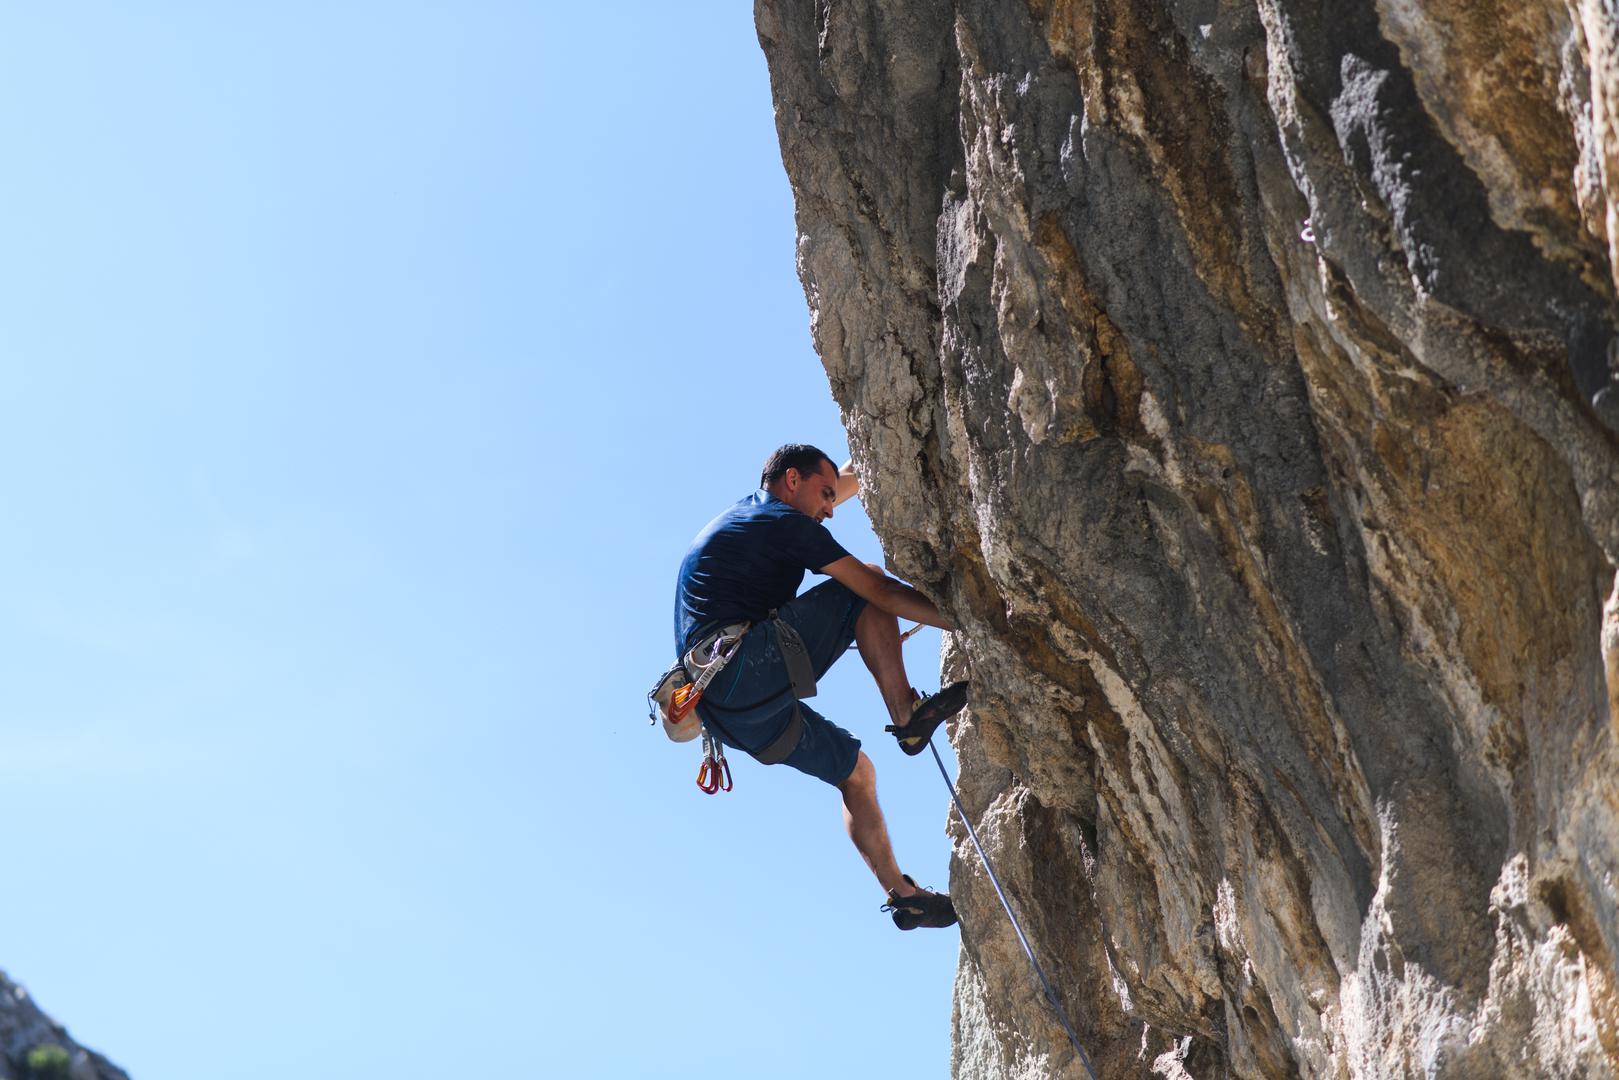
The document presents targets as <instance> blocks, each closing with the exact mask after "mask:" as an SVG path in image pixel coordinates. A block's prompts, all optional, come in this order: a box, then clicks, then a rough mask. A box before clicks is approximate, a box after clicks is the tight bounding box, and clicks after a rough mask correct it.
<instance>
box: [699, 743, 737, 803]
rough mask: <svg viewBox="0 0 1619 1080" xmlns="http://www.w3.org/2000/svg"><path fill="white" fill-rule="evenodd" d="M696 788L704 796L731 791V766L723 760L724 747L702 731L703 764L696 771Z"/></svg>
mask: <svg viewBox="0 0 1619 1080" xmlns="http://www.w3.org/2000/svg"><path fill="white" fill-rule="evenodd" d="M697 786H698V787H700V788H702V789H703V793H704V794H706V795H713V794H715V793H716V792H720V791H730V790H731V765H730V762H728V761H726V760H725V745H724V744H723V743H721V742H720V741H719V740H718V739H716V738H715V737H714V736H713V734H712V733H711V732H710V731H709V730H708V729H707V728H704V729H703V764H702V765H701V766H700V767H699V768H698V769H697Z"/></svg>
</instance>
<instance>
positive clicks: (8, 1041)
mask: <svg viewBox="0 0 1619 1080" xmlns="http://www.w3.org/2000/svg"><path fill="white" fill-rule="evenodd" d="M49 1047H57V1048H59V1049H60V1053H55V1054H50V1053H49V1052H48V1051H47V1052H46V1053H45V1054H44V1055H43V1056H42V1055H41V1054H40V1053H38V1051H40V1050H41V1048H49ZM31 1053H33V1054H34V1056H33V1058H32V1061H30V1054H31ZM0 1080H129V1077H128V1075H126V1074H125V1073H124V1070H122V1069H120V1068H119V1067H118V1066H116V1065H114V1064H113V1063H112V1062H110V1061H108V1060H107V1059H106V1058H104V1057H102V1056H101V1055H100V1054H98V1053H96V1052H95V1051H94V1050H86V1049H85V1048H84V1047H82V1046H80V1045H79V1044H78V1043H76V1042H74V1041H73V1039H72V1038H71V1037H70V1036H69V1035H68V1033H67V1029H66V1028H64V1027H62V1025H60V1024H58V1023H57V1022H56V1021H54V1020H52V1019H51V1018H50V1017H49V1016H46V1015H45V1014H44V1013H43V1012H41V1011H40V1009H39V1006H37V1005H35V1004H34V999H33V998H32V997H30V996H29V994H28V991H27V990H24V989H23V988H22V987H20V986H18V985H17V984H16V983H14V982H12V981H11V980H10V979H8V978H6V975H5V972H3V971H0Z"/></svg>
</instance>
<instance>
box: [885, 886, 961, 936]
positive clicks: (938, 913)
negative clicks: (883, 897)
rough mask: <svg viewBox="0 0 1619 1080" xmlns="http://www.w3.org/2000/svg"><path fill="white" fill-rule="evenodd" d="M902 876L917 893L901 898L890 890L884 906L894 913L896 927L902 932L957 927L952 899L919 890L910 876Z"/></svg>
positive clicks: (940, 894)
mask: <svg viewBox="0 0 1619 1080" xmlns="http://www.w3.org/2000/svg"><path fill="white" fill-rule="evenodd" d="M901 876H903V877H904V878H905V881H906V883H907V884H909V885H910V886H911V888H913V889H916V890H917V891H916V892H914V893H912V894H911V895H910V896H901V895H900V894H899V893H897V892H895V891H893V890H892V889H890V890H889V892H888V903H886V904H884V905H883V910H884V911H891V912H893V913H894V925H895V926H897V927H899V928H900V929H901V930H915V929H916V928H917V927H918V926H954V925H956V906H955V905H954V904H952V903H951V902H950V897H948V896H946V895H945V894H944V893H936V892H931V891H929V890H927V889H922V888H918V887H917V884H916V882H914V881H912V880H911V875H909V874H904V875H901Z"/></svg>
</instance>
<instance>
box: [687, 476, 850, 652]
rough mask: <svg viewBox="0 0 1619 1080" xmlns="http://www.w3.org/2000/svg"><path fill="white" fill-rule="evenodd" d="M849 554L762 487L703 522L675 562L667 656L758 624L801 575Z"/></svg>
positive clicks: (812, 521) (785, 598)
mask: <svg viewBox="0 0 1619 1080" xmlns="http://www.w3.org/2000/svg"><path fill="white" fill-rule="evenodd" d="M848 554H849V553H848V552H847V551H845V550H843V545H842V544H839V543H838V542H837V541H836V540H834V539H832V534H831V533H830V532H828V531H827V528H826V526H825V525H822V524H821V523H820V522H819V521H816V520H815V519H814V518H812V517H810V516H809V515H808V514H805V513H803V512H801V511H798V510H794V509H793V508H792V507H791V506H788V505H787V504H786V503H784V502H782V501H781V500H780V499H778V498H776V497H775V496H774V495H771V494H770V493H769V492H767V491H765V490H763V489H762V488H761V489H760V490H758V491H755V492H754V493H753V494H752V495H749V496H748V497H747V498H745V499H743V500H741V501H740V502H738V503H737V504H736V505H735V506H732V507H731V508H730V509H729V510H727V511H725V513H723V514H721V515H720V516H719V517H717V518H715V519H714V520H713V521H710V522H709V523H708V525H707V526H705V527H704V528H703V531H702V532H700V533H698V534H697V539H695V540H693V541H692V542H691V550H690V551H687V552H686V557H685V559H683V560H682V561H681V563H680V579H679V583H678V584H677V585H676V587H675V652H676V654H677V655H680V656H684V655H685V654H686V650H687V649H689V648H691V645H692V642H693V641H694V640H696V639H697V638H698V637H699V636H700V632H702V631H705V630H708V629H711V628H713V627H718V626H725V625H726V624H728V623H734V622H741V621H743V620H744V619H746V620H748V621H749V622H758V621H759V620H760V619H763V618H764V617H765V615H766V614H768V613H769V612H770V611H771V610H772V609H774V608H778V607H780V606H781V605H783V604H785V603H786V602H787V601H789V600H791V599H792V598H793V597H794V596H797V595H798V586H799V584H800V583H801V582H802V581H803V580H804V571H805V570H813V571H815V572H816V573H820V572H821V571H822V570H824V569H825V568H826V567H827V566H828V565H829V564H831V563H835V562H837V561H838V560H839V559H841V558H843V557H844V556H846V555H848Z"/></svg>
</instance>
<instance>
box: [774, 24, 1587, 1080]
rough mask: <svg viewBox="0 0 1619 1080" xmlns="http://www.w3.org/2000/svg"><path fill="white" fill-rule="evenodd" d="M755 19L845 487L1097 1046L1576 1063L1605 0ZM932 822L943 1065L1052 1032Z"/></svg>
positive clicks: (1350, 1061) (1286, 1069)
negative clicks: (849, 466) (927, 645)
mask: <svg viewBox="0 0 1619 1080" xmlns="http://www.w3.org/2000/svg"><path fill="white" fill-rule="evenodd" d="M755 14H756V20H757V24H758V31H759V38H760V41H761V43H762V45H763V47H764V50H765V54H766V57H767V59H768V62H769V66H770V75H771V84H772V88H773V93H774V95H775V100H776V116H777V124H778V128H779V132H780V136H781V145H782V156H783V159H784V161H785V164H786V167H787V172H788V175H789V178H790V180H791V182H792V185H793V190H794V193H795V196H796V200H797V217H798V232H799V240H798V260H799V270H800V274H801V277H802V280H803V283H804V288H805V292H806V295H807V297H808V301H809V307H810V315H811V325H812V330H813V334H814V338H815V343H816V346H817V348H818V350H819V352H820V355H821V358H822V360H823V361H824V363H825V366H826V370H827V373H828V375H829V377H830V380H831V385H832V390H833V393H834V395H835V397H836V399H837V401H838V403H839V405H840V407H841V408H842V410H843V416H844V420H845V424H846V426H847V428H848V432H849V437H850V441H851V445H852V447H853V449H854V454H855V460H856V463H857V466H858V468H859V469H860V471H861V476H862V480H863V483H864V492H863V494H864V499H865V503H866V506H867V509H868V510H869V512H870V514H871V517H872V520H873V523H874V524H875V526H876V528H877V531H878V533H879V535H880V536H881V537H882V539H883V542H884V544H885V547H886V550H887V554H888V557H889V560H890V563H891V565H892V566H893V568H894V569H895V571H896V572H897V573H899V574H901V575H903V576H905V577H907V578H908V579H910V580H912V581H913V582H915V583H917V585H918V586H919V587H921V588H922V589H924V591H927V592H929V593H930V594H931V595H933V596H935V597H937V598H938V599H939V600H940V602H941V604H942V605H943V606H944V608H945V609H946V610H947V611H949V612H951V613H953V615H954V616H955V617H956V619H957V620H958V622H959V624H960V627H961V629H960V632H959V633H958V634H956V635H953V639H952V643H951V655H950V656H949V657H947V662H948V664H949V665H950V666H952V667H958V668H960V669H961V670H962V671H963V672H964V673H966V674H969V675H970V676H971V678H972V679H973V681H974V685H975V688H976V689H975V700H974V707H973V709H972V710H971V712H970V713H969V714H967V715H966V716H964V718H963V720H962V722H961V723H960V724H959V726H958V727H957V728H956V730H955V731H954V734H953V737H954V740H955V743H956V747H957V750H958V752H959V754H960V757H961V759H962V781H961V783H962V789H963V794H964V797H965V799H966V801H967V804H968V808H969V810H970V812H971V813H972V815H973V817H974V819H975V822H976V823H978V825H979V829H980V833H981V835H982V836H983V837H984V839H985V840H986V842H987V843H988V845H989V847H990V852H991V857H992V858H993V859H995V860H996V861H997V869H998V870H999V871H1000V872H1001V875H1002V878H1003V880H1004V881H1005V882H1006V884H1007V886H1008V889H1009V891H1010V893H1011V895H1012V898H1013V903H1014V904H1015V905H1016V906H1017V907H1018V908H1019V909H1020V911H1021V912H1022V914H1023V916H1024V918H1025V920H1026V922H1025V925H1026V927H1027V929H1028V930H1029V933H1030V937H1031V938H1032V939H1033V941H1034V943H1035V946H1036V947H1037V948H1038V949H1039V950H1040V953H1041V955H1042V957H1043V960H1044V962H1045V964H1046V965H1047V969H1048V971H1049V972H1050V973H1051V974H1052V976H1053V980H1054V982H1055V983H1056V984H1057V987H1058V990H1059V993H1060V995H1061V997H1062V998H1063V1000H1064V1003H1065V1006H1066V1008H1067V1010H1068V1012H1069V1014H1070V1015H1071V1016H1072V1018H1073V1020H1074V1022H1075V1025H1076V1027H1077V1028H1078V1031H1079V1034H1080V1036H1081V1038H1082V1040H1083V1041H1084V1042H1085V1043H1086V1045H1087V1048H1088V1049H1089V1051H1090V1053H1091V1055H1092V1057H1093V1058H1095V1059H1096V1062H1097V1066H1098V1070H1099V1071H1100V1073H1101V1074H1102V1075H1103V1076H1105V1077H1110V1078H1111V1077H1119V1076H1137V1075H1153V1074H1157V1075H1162V1076H1167V1077H1185V1076H1193V1077H1197V1078H1199V1080H1202V1078H1206V1077H1226V1076H1234V1077H1286V1076H1302V1077H1406V1076H1442V1077H1490V1078H1495V1077H1610V1076H1614V1075H1616V1074H1619V966H1616V956H1619V917H1616V910H1619V880H1616V875H1619V757H1616V752H1615V724H1616V713H1619V593H1615V591H1614V590H1615V565H1616V563H1619V438H1616V435H1615V430H1616V428H1619V401H1616V400H1615V399H1616V397H1619V386H1616V385H1615V367H1614V365H1615V357H1616V356H1619V349H1616V347H1615V332H1616V327H1619V304H1616V301H1615V280H1616V274H1619V23H1616V20H1615V15H1614V10H1613V8H1612V6H1611V5H1609V4H1605V3H1598V2H1597V0H1513V2H1510V3H1508V2H1505V0H1497V2H1494V3H1485V2H1480V0H1338V2H1335V3H1331V4H1327V3H1322V2H1320V0H1027V2H1026V3H1024V2H1019V0H1012V2H1010V3H989V2H984V0H836V2H832V0H757V4H756V10H755ZM1605 601H1606V610H1605V608H1604V603H1605ZM951 828H952V835H953V836H954V837H955V839H956V841H957V847H956V856H957V857H956V861H955V863H954V867H953V873H952V892H953V893H954V894H955V895H956V896H957V898H958V906H959V907H960V908H961V911H962V925H963V930H962V945H963V948H962V956H961V964H960V969H959V973H958V978H957V986H956V1008H955V1074H956V1076H958V1077H961V1078H973V1080H979V1078H983V1080H988V1078H1000V1077H1043V1076H1064V1077H1068V1076H1080V1075H1083V1072H1082V1070H1081V1068H1080V1066H1079V1064H1078V1063H1077V1061H1076V1059H1075V1057H1074V1055H1073V1053H1072V1051H1071V1050H1070V1049H1069V1047H1068V1042H1067V1040H1066V1038H1065V1037H1064V1035H1063V1033H1062V1031H1061V1029H1060V1027H1059V1026H1058V1025H1057V1023H1056V1022H1055V1020H1054V1019H1053V1018H1052V1015H1051V1013H1050V1012H1049V1010H1048V1009H1047V1007H1046V1005H1045V1003H1044V999H1043V997H1042V995H1041V993H1040V991H1039V987H1038V984H1037V983H1036V982H1035V980H1034V978H1033V976H1032V975H1031V974H1030V972H1029V970H1028V968H1027V965H1026V962H1025V961H1024V959H1023V957H1022V954H1021V952H1020V951H1019V949H1018V947H1017V944H1016V942H1015V939H1014V938H1013V936H1012V932H1011V929H1010V927H1009V926H1008V925H1007V922H1006V919H1005V917H1004V916H1003V915H1002V914H1001V913H1000V911H999V908H998V907H997V905H996V901H995V898H994V895H993V892H992V891H991V889H990V888H989V884H988V881H987V879H986V878H985V877H984V875H983V872H982V870H981V869H980V868H979V866H978V864H977V861H976V858H975V857H974V856H973V855H972V854H971V852H970V849H969V848H967V847H966V846H964V845H965V839H964V836H963V835H962V834H961V833H960V832H959V828H960V827H959V825H957V824H955V823H954V822H953V823H952V826H951Z"/></svg>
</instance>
